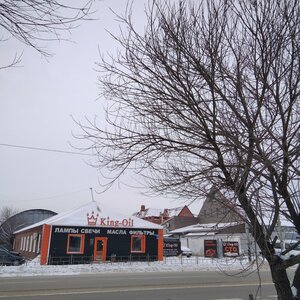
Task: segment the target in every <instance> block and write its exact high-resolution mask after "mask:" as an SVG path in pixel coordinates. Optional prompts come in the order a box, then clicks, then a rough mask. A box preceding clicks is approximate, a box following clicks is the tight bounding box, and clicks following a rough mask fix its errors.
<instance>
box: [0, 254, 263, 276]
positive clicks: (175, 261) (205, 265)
mask: <svg viewBox="0 0 300 300" xmlns="http://www.w3.org/2000/svg"><path fill="white" fill-rule="evenodd" d="M259 264H260V266H261V267H263V268H265V267H267V265H266V263H263V262H262V261H260V262H259ZM256 267H257V264H256V263H252V264H249V262H248V260H247V259H245V258H237V259H235V258H223V259H211V258H203V257H190V258H186V257H184V258H180V257H168V258H165V259H164V261H162V262H124V263H118V262H113V263H111V262H105V263H95V264H86V265H59V266H41V265H40V264H39V258H36V259H34V260H32V261H29V262H26V263H25V264H24V265H21V266H0V277H13V276H14V277H16V276H41V275H47V276H51V275H78V274H95V273H113V272H118V273H120V272H122V273H125V272H174V271H175V272H184V271H221V272H226V271H241V270H245V269H248V270H250V269H254V268H256Z"/></svg>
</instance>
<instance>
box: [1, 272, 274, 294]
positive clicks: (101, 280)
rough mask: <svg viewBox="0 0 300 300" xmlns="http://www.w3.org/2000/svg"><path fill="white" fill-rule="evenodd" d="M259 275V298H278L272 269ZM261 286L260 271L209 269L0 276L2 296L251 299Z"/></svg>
mask: <svg viewBox="0 0 300 300" xmlns="http://www.w3.org/2000/svg"><path fill="white" fill-rule="evenodd" d="M260 275H261V289H260V290H259V292H258V297H257V298H256V299H276V293H275V290H274V287H273V284H272V282H271V278H270V275H269V272H266V271H264V272H261V274H260ZM258 286H259V278H258V276H257V274H251V275H249V276H247V277H242V276H241V275H239V276H235V275H234V274H233V273H231V274H230V275H225V274H221V273H217V272H209V271H207V272H167V273H118V274H116V273H107V274H89V275H87V274H83V275H72V276H65V275H63V276H62V275H59V276H35V277H33V276H30V277H12V278H1V279H0V300H2V299H10V300H14V299H16V300H20V299H22V300H23V299H24V300H29V299H34V300H54V299H57V300H79V299H80V300H81V299H89V300H93V299H97V300H98V299H105V300H106V299H107V300H154V299H155V300H182V299H183V300H195V299H203V300H212V299H214V300H215V299H218V300H220V299H222V300H223V299H230V300H241V299H245V300H248V299H249V294H250V293H252V294H256V293H257V291H258Z"/></svg>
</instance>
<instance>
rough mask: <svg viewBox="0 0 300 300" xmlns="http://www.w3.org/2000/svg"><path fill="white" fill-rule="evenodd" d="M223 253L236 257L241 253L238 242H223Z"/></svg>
mask: <svg viewBox="0 0 300 300" xmlns="http://www.w3.org/2000/svg"><path fill="white" fill-rule="evenodd" d="M222 246H223V255H224V256H228V257H235V256H238V255H239V243H238V242H222Z"/></svg>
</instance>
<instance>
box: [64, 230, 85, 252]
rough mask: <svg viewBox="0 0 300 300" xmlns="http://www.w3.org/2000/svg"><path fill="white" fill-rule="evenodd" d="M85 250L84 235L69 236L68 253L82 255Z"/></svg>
mask: <svg viewBox="0 0 300 300" xmlns="http://www.w3.org/2000/svg"><path fill="white" fill-rule="evenodd" d="M83 250H84V235H83V234H69V235H68V246H67V253H68V254H69V253H78V254H82V253H83Z"/></svg>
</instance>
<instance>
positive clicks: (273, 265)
mask: <svg viewBox="0 0 300 300" xmlns="http://www.w3.org/2000/svg"><path fill="white" fill-rule="evenodd" d="M269 265H270V269H271V274H272V279H273V282H274V285H275V288H276V292H277V295H278V300H292V299H293V293H292V289H291V286H290V281H289V278H288V275H287V272H286V269H285V268H284V267H283V266H282V264H281V259H280V258H279V257H276V259H272V260H271V261H270V262H269Z"/></svg>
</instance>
